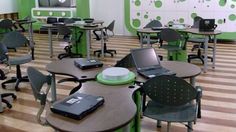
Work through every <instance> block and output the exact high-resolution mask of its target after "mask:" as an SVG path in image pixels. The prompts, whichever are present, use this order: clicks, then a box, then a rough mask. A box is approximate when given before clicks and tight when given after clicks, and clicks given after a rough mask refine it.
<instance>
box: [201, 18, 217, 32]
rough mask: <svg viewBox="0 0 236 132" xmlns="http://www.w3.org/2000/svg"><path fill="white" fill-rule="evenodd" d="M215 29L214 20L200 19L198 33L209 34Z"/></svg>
mask: <svg viewBox="0 0 236 132" xmlns="http://www.w3.org/2000/svg"><path fill="white" fill-rule="evenodd" d="M215 28H216V24H215V19H201V20H200V22H199V31H204V32H211V31H214V30H215Z"/></svg>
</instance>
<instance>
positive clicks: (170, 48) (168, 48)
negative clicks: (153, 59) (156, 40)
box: [160, 45, 182, 51]
mask: <svg viewBox="0 0 236 132" xmlns="http://www.w3.org/2000/svg"><path fill="white" fill-rule="evenodd" d="M160 48H163V49H166V50H168V51H178V50H182V49H181V47H179V46H178V45H162V46H161V47H160Z"/></svg>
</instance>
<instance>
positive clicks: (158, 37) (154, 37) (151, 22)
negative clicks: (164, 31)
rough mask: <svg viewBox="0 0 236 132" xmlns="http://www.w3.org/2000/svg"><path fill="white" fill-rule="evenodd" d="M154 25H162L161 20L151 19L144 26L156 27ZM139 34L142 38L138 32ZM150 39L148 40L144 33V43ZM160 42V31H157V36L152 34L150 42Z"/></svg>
mask: <svg viewBox="0 0 236 132" xmlns="http://www.w3.org/2000/svg"><path fill="white" fill-rule="evenodd" d="M154 27H162V24H161V22H160V21H158V20H152V21H150V22H149V23H148V24H147V25H146V26H144V27H143V28H154ZM137 36H138V38H139V40H140V34H139V33H138V32H137ZM147 42H148V40H147V36H146V35H144V36H143V39H142V44H147ZM158 42H162V41H161V40H160V33H157V34H156V35H155V36H150V44H151V45H152V44H155V43H158Z"/></svg>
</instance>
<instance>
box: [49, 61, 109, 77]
mask: <svg viewBox="0 0 236 132" xmlns="http://www.w3.org/2000/svg"><path fill="white" fill-rule="evenodd" d="M78 59H82V58H75V59H62V60H58V61H53V62H51V63H49V64H47V65H46V70H47V71H48V72H50V73H54V74H61V75H68V76H73V77H76V78H77V79H79V80H82V79H84V80H86V79H95V76H96V75H97V74H98V73H99V72H101V71H102V70H103V69H104V68H106V67H102V68H92V69H86V70H82V69H80V68H78V67H76V66H75V65H74V61H75V60H78Z"/></svg>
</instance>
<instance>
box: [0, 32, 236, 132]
mask: <svg viewBox="0 0 236 132" xmlns="http://www.w3.org/2000/svg"><path fill="white" fill-rule="evenodd" d="M34 39H35V43H36V45H35V60H34V61H32V62H31V63H29V64H25V65H22V67H21V68H22V72H23V74H26V73H25V71H26V68H27V67H28V66H33V67H36V68H37V69H39V70H40V71H42V72H43V73H45V74H48V73H47V71H46V70H45V65H46V64H48V63H50V62H51V61H53V60H57V55H58V54H59V53H61V52H63V47H64V46H65V45H66V43H65V42H60V41H58V40H57V38H56V37H55V36H54V38H53V40H54V41H53V49H54V55H55V56H54V57H53V58H49V50H48V36H47V34H37V33H35V34H34ZM107 43H108V44H107V45H108V48H112V49H116V50H117V55H115V56H114V57H113V58H112V57H110V56H109V55H107V56H106V57H105V58H103V59H101V61H103V62H104V63H105V64H108V65H113V64H115V62H116V61H117V60H119V59H121V58H122V57H124V56H125V55H126V54H128V53H129V50H130V49H132V48H137V47H139V42H138V39H137V38H135V37H124V36H115V37H113V38H110V39H109V41H108V42H107ZM191 46H192V44H188V51H190V48H191ZM154 47H155V48H156V50H157V51H158V53H159V54H161V55H164V59H165V58H166V51H164V50H160V49H158V48H157V46H154ZM91 48H92V49H91V55H92V54H93V52H92V51H94V50H96V49H99V48H100V42H97V41H95V40H93V41H92V45H91ZM235 51H236V45H235V44H217V50H216V52H217V54H216V57H217V59H216V68H215V69H212V68H211V67H210V65H209V67H208V72H207V73H202V74H201V75H199V76H198V77H197V78H196V81H197V82H196V85H201V86H202V87H203V98H202V118H201V119H198V120H197V123H196V124H195V125H194V126H193V129H194V131H195V132H235V131H236V96H235V95H236V82H235V80H236V52H235ZM10 54H11V55H18V54H21V50H18V52H11V53H10ZM195 63H196V64H200V63H199V62H196V61H195ZM209 64H210V63H209ZM199 66H200V67H202V65H199ZM0 67H1V68H4V71H5V72H8V73H7V77H8V78H10V77H11V76H15V71H16V70H15V67H12V68H11V70H10V71H9V69H8V68H6V67H4V65H0ZM62 78H63V76H58V77H57V79H58V80H59V79H62ZM0 82H2V81H0ZM74 86H76V84H75V83H62V84H58V90H57V91H58V94H59V96H60V95H68V93H69V91H70V90H71V88H72V87H74ZM13 88H14V86H13V85H9V86H8V90H3V89H2V88H0V91H1V92H9V91H10V92H15V91H14V89H13ZM20 90H21V91H19V92H15V93H16V95H17V97H18V99H17V100H16V101H14V102H13V108H12V109H11V110H5V111H4V113H1V114H0V131H2V132H16V131H17V132H21V131H30V132H52V131H54V130H53V129H52V128H51V127H45V126H41V125H39V124H38V123H37V121H36V114H37V110H38V108H39V104H38V103H37V102H36V101H35V100H34V97H33V95H32V91H31V87H30V85H29V83H21V84H20ZM171 130H172V131H173V132H182V131H186V127H185V126H184V125H183V124H179V123H173V124H172V126H171ZM141 131H142V132H154V131H158V132H159V131H162V132H163V131H166V124H165V123H163V127H162V128H161V129H157V128H156V121H155V120H152V119H149V118H145V117H144V118H143V119H142V129H141Z"/></svg>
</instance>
